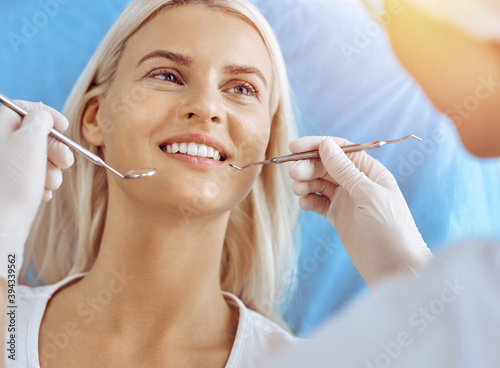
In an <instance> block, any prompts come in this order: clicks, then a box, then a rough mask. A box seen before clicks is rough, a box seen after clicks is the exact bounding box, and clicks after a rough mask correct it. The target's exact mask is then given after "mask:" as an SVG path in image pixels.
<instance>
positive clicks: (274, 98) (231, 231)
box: [21, 0, 297, 321]
mask: <svg viewBox="0 0 500 368" xmlns="http://www.w3.org/2000/svg"><path fill="white" fill-rule="evenodd" d="M192 4H193V5H203V6H207V7H210V8H216V9H219V10H221V11H224V12H227V13H230V14H233V15H236V16H238V17H240V18H242V19H244V20H245V21H246V22H248V23H250V24H251V25H253V27H254V28H256V29H257V30H258V31H259V33H260V34H261V37H262V39H263V40H264V43H265V44H266V46H267V49H268V51H269V54H270V57H271V62H272V64H273V69H274V75H273V83H272V88H271V89H272V91H271V103H270V113H271V117H272V126H271V136H270V141H269V145H268V148H267V151H266V156H267V157H273V156H277V155H280V154H284V153H286V151H287V146H288V142H289V140H290V139H292V138H294V137H295V125H294V122H293V115H292V108H291V103H290V92H289V86H288V79H287V75H286V69H285V63H284V60H283V56H282V54H281V51H280V49H279V46H278V42H277V40H276V38H275V36H274V34H273V32H272V30H271V28H270V26H269V25H268V23H267V22H266V20H265V19H264V17H263V16H262V15H261V14H260V13H259V11H258V10H257V9H256V8H255V7H254V6H253V5H252V4H250V3H249V2H247V1H246V0H136V1H134V2H133V3H132V4H130V5H129V6H128V7H127V9H126V10H125V11H124V12H123V14H122V15H121V16H120V17H119V19H118V20H117V21H116V23H115V24H114V25H113V27H112V28H111V30H110V31H109V32H108V34H107V35H106V37H105V38H104V40H103V41H102V43H101V44H100V46H99V48H98V49H97V51H96V53H95V54H94V56H93V57H92V59H91V60H90V62H89V64H88V65H87V67H86V68H85V70H84V71H83V73H82V75H81V76H80V78H79V80H78V82H77V83H76V85H75V87H74V89H73V91H72V93H71V95H70V96H69V98H68V100H67V102H66V106H65V108H64V111H63V113H64V115H65V116H66V117H67V118H68V120H69V121H70V128H69V129H68V131H67V132H66V133H67V134H68V135H69V136H70V137H71V138H72V139H74V140H75V141H76V142H78V143H79V144H81V145H82V146H84V147H85V148H87V149H88V150H90V151H92V152H93V153H95V154H97V155H99V156H101V157H102V150H101V148H99V147H95V146H93V145H90V144H89V143H88V142H87V141H86V140H85V139H84V137H83V134H82V129H81V122H82V116H83V114H84V112H85V110H86V108H87V106H88V104H89V102H90V101H91V100H92V99H95V98H96V97H97V96H100V95H104V94H105V93H106V92H107V90H108V89H109V87H110V85H111V83H112V81H113V78H114V75H115V73H116V69H117V66H118V62H119V60H120V58H121V56H122V54H123V52H124V49H125V47H126V44H127V40H128V39H129V38H130V37H131V36H132V35H133V34H134V33H135V32H137V31H138V30H139V28H140V27H141V26H142V25H143V24H144V23H145V22H147V21H148V20H149V19H150V18H151V17H153V16H155V15H157V14H158V13H159V12H161V11H164V10H166V9H168V8H172V7H177V6H182V5H192ZM64 175H65V178H64V184H63V186H62V187H61V188H60V189H59V190H58V191H57V192H55V194H54V199H53V200H52V201H51V202H50V203H48V204H45V205H43V206H42V207H41V209H40V211H39V213H38V215H37V219H36V220H35V223H34V225H33V228H32V232H31V235H30V238H29V239H28V244H27V247H26V253H25V257H26V262H25V268H24V269H23V273H22V278H21V282H25V283H26V282H27V268H28V267H27V266H28V265H31V267H33V271H34V272H35V274H36V275H37V279H36V280H34V281H32V282H31V283H32V284H34V283H54V282H57V281H59V280H61V279H63V278H65V277H67V276H69V275H72V274H76V273H80V272H86V271H89V270H90V268H91V267H92V265H93V263H94V261H95V259H96V257H97V253H98V250H99V246H100V242H101V237H102V234H103V228H104V219H105V215H106V208H107V200H108V189H107V179H106V171H105V170H104V169H103V168H101V167H99V166H96V165H94V164H93V163H91V162H89V161H87V160H86V159H83V158H82V157H79V156H76V163H75V165H74V167H73V168H71V169H69V170H67V171H66V172H65V174H64ZM296 213H297V209H296V205H295V201H294V199H293V197H292V194H291V191H290V182H289V178H288V174H287V168H286V167H285V166H283V165H266V166H264V167H263V169H262V172H261V174H260V176H259V177H258V179H257V181H256V183H255V184H254V186H253V188H252V190H251V192H250V193H249V195H248V196H247V198H245V199H244V200H243V201H242V202H241V203H240V204H239V205H238V206H237V207H235V208H234V209H233V210H232V211H231V214H230V219H229V224H228V228H227V232H226V238H225V242H224V249H223V255H222V260H221V275H220V279H221V286H222V289H223V290H226V291H229V292H231V293H234V294H235V295H237V296H238V297H239V298H240V299H241V300H242V301H243V302H244V303H245V305H246V306H247V307H249V308H251V309H254V310H255V311H257V312H259V313H261V314H263V315H264V316H266V317H268V318H271V319H274V320H276V321H280V320H279V317H278V314H277V309H278V306H279V304H280V302H281V301H282V299H283V296H284V295H285V294H284V293H286V291H287V286H288V285H289V281H290V278H291V275H292V271H293V269H294V266H295V257H296V251H295V249H294V248H295V247H294V244H293V236H292V233H293V229H294V222H295V220H296Z"/></svg>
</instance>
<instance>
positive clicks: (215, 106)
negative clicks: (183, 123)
mask: <svg viewBox="0 0 500 368" xmlns="http://www.w3.org/2000/svg"><path fill="white" fill-rule="evenodd" d="M179 110H180V111H179V112H180V115H181V118H182V119H183V120H184V119H185V120H188V121H195V120H198V121H202V122H209V121H210V122H213V123H220V122H222V120H223V114H224V112H223V111H224V110H223V106H222V101H221V98H220V96H219V92H218V90H214V89H213V88H209V87H204V88H196V89H195V88H193V90H191V91H190V93H189V95H188V96H187V98H186V100H185V101H184V103H183V104H182V105H181V106H180V109H179Z"/></svg>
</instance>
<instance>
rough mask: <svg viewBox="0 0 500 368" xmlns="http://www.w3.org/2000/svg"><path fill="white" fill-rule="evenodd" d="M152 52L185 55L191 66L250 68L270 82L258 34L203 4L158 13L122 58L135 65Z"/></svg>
mask: <svg viewBox="0 0 500 368" xmlns="http://www.w3.org/2000/svg"><path fill="white" fill-rule="evenodd" d="M156 50H166V51H169V52H174V53H177V54H181V55H185V56H187V57H189V58H190V59H192V61H193V65H196V64H200V63H207V62H209V63H211V64H212V65H214V66H216V65H219V64H220V65H219V66H221V67H224V66H226V65H232V64H242V65H249V66H254V67H256V68H258V69H259V70H261V71H262V73H263V74H264V75H265V77H266V79H268V80H269V81H270V79H271V76H272V63H271V59H270V56H269V52H268V50H267V48H266V45H265V43H264V41H263V39H262V37H261V36H260V34H259V32H258V31H257V30H256V29H255V28H254V27H253V26H252V25H251V24H249V23H248V22H246V21H245V20H243V19H242V18H240V17H238V16H236V15H233V14H231V13H228V12H227V11H223V10H220V9H215V8H209V7H206V6H203V5H185V6H179V7H175V8H171V9H167V10H165V11H162V12H161V13H159V14H158V15H157V16H155V17H153V18H152V19H151V20H149V21H148V22H147V23H146V24H145V25H143V26H142V27H141V28H140V29H139V30H138V31H137V32H136V33H135V34H134V35H133V36H132V37H131V38H130V39H129V40H128V42H127V47H126V50H125V53H124V55H123V56H124V58H127V59H129V61H131V62H133V61H135V62H138V61H139V60H140V59H142V58H143V57H144V56H145V55H147V54H149V53H151V52H154V51H156Z"/></svg>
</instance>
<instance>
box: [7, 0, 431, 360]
mask: <svg viewBox="0 0 500 368" xmlns="http://www.w3.org/2000/svg"><path fill="white" fill-rule="evenodd" d="M2 111H4V110H2ZM52 114H53V116H55V117H56V120H57V119H61V117H60V116H59V115H57V114H56V113H55V112H53V111H52ZM64 115H65V116H66V117H67V118H68V120H69V122H70V124H69V125H70V128H69V130H68V133H67V134H68V135H70V136H71V137H72V138H73V139H74V140H76V141H77V142H78V143H80V144H82V145H83V146H85V147H87V148H88V149H90V150H92V151H93V152H95V153H97V154H99V155H101V156H102V157H104V158H105V161H106V162H107V163H108V164H109V165H111V166H112V167H114V168H116V169H117V170H118V171H121V172H127V171H129V170H130V169H135V168H140V167H155V168H156V169H157V171H158V172H157V174H156V175H154V176H153V177H150V178H147V179H140V180H133V181H123V180H121V179H119V178H117V177H116V176H114V175H112V174H110V173H108V172H106V171H104V170H103V169H102V168H100V167H97V166H95V165H93V164H92V163H90V162H88V161H86V160H84V159H82V158H81V157H77V161H76V163H75V165H74V167H73V168H72V169H71V170H69V171H68V172H67V176H66V178H65V184H64V185H63V186H62V187H61V189H60V190H58V191H57V192H55V194H54V198H53V200H52V201H51V202H50V203H48V204H46V205H44V206H43V207H42V208H41V210H40V211H39V213H38V216H37V218H36V220H35V223H34V226H33V228H32V231H31V235H30V238H29V241H28V244H27V247H26V252H25V259H26V262H25V267H24V271H25V272H24V276H23V277H25V275H26V271H27V266H28V265H31V266H33V269H34V272H35V274H36V276H37V279H38V281H40V282H42V283H44V284H48V285H47V286H43V287H37V288H33V287H28V286H22V287H20V290H19V294H20V298H19V326H18V341H17V346H18V350H17V354H18V356H17V358H16V364H20V365H21V366H26V365H29V366H32V367H38V366H40V367H42V368H45V367H68V366H71V367H87V366H93V367H95V366H110V365H113V366H124V367H128V366H130V367H136V366H143V367H148V366H151V367H152V366H182V367H200V366H203V367H224V366H225V367H251V366H258V365H259V364H260V362H261V361H262V359H264V358H265V357H266V356H267V355H269V354H270V353H271V352H272V351H275V350H277V349H280V348H283V347H286V346H287V345H290V344H291V343H292V342H293V341H294V338H293V337H292V335H291V334H290V333H289V332H287V331H286V327H284V324H283V322H282V321H281V320H280V318H279V316H278V313H277V308H278V306H279V305H280V303H281V301H282V299H283V295H284V294H285V292H286V291H287V287H288V284H289V281H290V279H291V277H290V274H291V271H292V269H293V262H294V256H295V252H294V247H293V243H292V237H291V235H292V230H291V229H293V224H294V220H295V213H296V211H295V206H294V205H293V200H292V198H291V191H290V190H289V188H290V183H289V178H288V173H287V171H288V168H287V167H285V166H280V165H267V166H257V167H254V168H251V169H248V170H245V171H241V172H239V171H236V170H234V169H232V168H230V167H229V166H228V165H227V162H226V161H228V162H234V163H236V164H245V163H250V162H254V161H260V160H262V159H264V158H265V157H273V156H276V155H280V154H285V153H286V152H287V145H288V143H289V141H290V139H291V138H293V137H294V135H295V132H294V125H293V119H292V114H291V106H290V98H289V92H288V83H287V78H286V71H285V66H284V62H283V58H282V56H281V53H280V51H279V47H278V44H277V42H276V39H275V38H274V36H273V34H272V31H271V30H270V27H269V26H268V24H267V23H266V22H265V20H264V19H263V17H262V16H261V15H260V13H259V12H258V11H257V10H256V9H255V8H254V7H253V6H252V5H250V4H249V3H248V2H246V1H245V0H210V1H196V0H192V1H188V0H172V1H167V0H162V1H160V0H155V1H151V0H147V1H146V0H138V1H135V2H134V3H132V4H131V5H130V6H129V7H128V8H127V9H126V10H125V12H124V13H123V15H122V16H121V17H120V18H119V19H118V21H117V22H116V24H115V25H114V26H113V28H112V29H111V30H110V31H109V33H108V35H107V36H106V38H105V39H104V40H103V42H102V44H101V45H100V47H99V49H98V50H97V51H96V54H95V55H94V57H93V58H92V60H91V61H90V63H89V65H88V66H87V68H86V69H85V71H84V72H83V74H82V76H81V77H80V79H79V81H78V83H77V85H76V86H75V88H74V90H73V92H72V94H71V95H70V97H69V99H68V101H67V104H66V107H65V109H64ZM45 119H47V116H45ZM339 142H340V141H339ZM332 145H335V144H334V143H333V141H330V140H328V142H325V143H321V152H322V155H323V154H325V152H327V151H325V150H328V149H331V147H332ZM305 147H307V149H314V148H318V147H320V140H319V138H313V139H306V140H302V141H299V142H296V143H294V144H292V145H291V146H290V148H291V149H292V150H294V151H296V150H304V148H305ZM336 147H337V149H338V146H336ZM49 157H50V156H49ZM343 157H344V158H345V160H347V161H349V159H348V158H347V156H345V155H343ZM351 157H352V158H353V159H355V160H359V159H361V160H362V161H363V162H364V163H365V164H366V163H367V162H368V163H370V164H372V168H371V169H369V170H368V173H367V175H368V176H374V177H373V178H372V179H368V177H365V176H364V174H362V175H363V177H364V178H366V180H368V181H369V182H370V183H372V184H373V185H376V188H379V187H381V188H382V186H381V184H377V183H376V182H377V181H380V183H384V185H386V186H387V187H388V188H389V189H387V188H385V187H384V188H385V190H386V191H388V193H389V194H390V193H393V191H395V192H397V193H399V192H398V191H397V190H396V189H395V188H397V186H395V181H394V180H393V178H392V176H390V174H388V172H387V171H386V170H385V169H383V168H381V166H377V165H378V163H377V162H375V160H373V159H371V158H370V157H369V156H368V155H366V154H365V153H360V154H357V155H356V156H351ZM330 158H335V155H332V157H330ZM349 162H350V165H351V166H353V164H352V162H351V161H349ZM317 164H318V165H319V161H318V163H317ZM330 164H332V161H331V160H330ZM56 166H57V165H56ZM66 166H67V165H66ZM330 166H331V165H330ZM365 166H366V165H365ZM59 167H65V166H64V165H59ZM321 167H322V166H321ZM321 167H320V166H317V168H318V169H319V171H318V175H319V176H317V177H316V178H315V177H313V178H312V179H313V180H312V181H309V179H311V178H310V177H309V176H310V174H311V172H310V171H308V173H307V175H305V176H306V177H307V180H306V181H301V180H300V177H301V175H302V174H304V172H303V171H302V170H301V169H300V168H301V166H300V165H297V166H295V168H294V169H292V171H291V174H292V177H294V179H296V180H298V182H297V183H296V184H295V185H294V190H295V192H296V194H298V195H300V196H303V197H304V198H302V199H301V206H302V208H304V209H311V210H315V211H316V212H319V213H322V214H323V215H325V216H326V217H329V218H330V215H331V213H330V212H331V211H326V210H327V205H330V204H332V205H333V204H335V203H336V204H342V203H344V204H343V205H342V206H343V207H338V208H344V209H349V211H351V214H350V216H354V217H349V218H350V219H352V220H353V221H354V223H356V221H358V223H357V225H360V224H361V226H362V224H363V221H366V219H365V217H364V216H361V218H358V219H356V217H359V216H358V215H359V214H360V213H363V211H365V212H366V210H367V208H368V212H369V213H371V212H370V211H372V210H373V206H376V205H378V204H379V203H375V204H374V203H368V206H366V205H365V206H360V205H358V204H357V203H355V202H352V203H350V204H346V203H345V202H346V197H345V196H343V195H341V196H340V197H339V198H340V202H335V201H334V200H333V196H334V195H335V193H336V192H337V193H338V192H339V191H341V189H342V188H340V189H339V187H338V184H341V185H343V184H344V181H346V182H347V181H349V177H350V175H347V177H346V178H344V179H342V180H341V176H338V177H336V179H335V178H332V177H330V176H328V175H327V174H326V173H325V172H323V173H322V174H319V173H320V172H321ZM344 168H347V169H350V168H351V167H350V166H349V167H344ZM323 169H324V168H323ZM339 170H340V171H339V172H341V171H342V170H341V168H340V167H339ZM58 172H59V171H58V169H57V167H54V168H52V169H51V171H50V172H49V173H48V176H47V177H49V178H50V177H53V178H54V179H53V180H52V182H51V183H49V184H46V189H47V197H46V199H48V198H49V197H50V194H48V193H50V192H51V190H54V189H56V188H57V187H58V186H59V185H60V182H61V180H60V179H58V178H57V175H58V174H57V173H58ZM358 173H359V174H361V173H360V172H359V171H358ZM391 178H392V179H391ZM372 180H373V181H372ZM366 184H367V183H365V187H366ZM394 186H395V188H394ZM337 189H339V190H337ZM379 189H380V188H379ZM319 192H321V193H323V192H324V193H323V194H318V193H319ZM343 193H347V192H343ZM384 193H385V192H384ZM397 193H396V194H397ZM399 195H400V193H399ZM385 199H386V200H388V201H387V202H388V203H389V204H390V203H391V198H389V195H386V196H385ZM318 200H319V201H318ZM392 200H394V198H393V199H392ZM395 200H396V201H398V200H400V198H399V197H397V198H396V199H395ZM325 201H328V203H327V202H325ZM330 201H331V203H330ZM351 205H352V206H353V208H350V207H349V206H351ZM370 206H371V207H370ZM389 207H390V206H389ZM335 211H337V209H335V210H334V211H333V212H335ZM360 211H361V212H360ZM406 211H407V208H406ZM371 214H372V215H374V216H375V215H376V214H373V213H371ZM399 214H401V213H399ZM394 218H395V219H393V220H392V223H391V224H392V227H391V228H390V230H394V228H397V227H398V225H401V226H402V227H401V228H398V235H400V233H404V232H405V230H408V226H409V228H410V233H409V234H406V233H405V238H410V237H411V236H410V235H415V234H417V235H415V236H416V237H417V238H418V239H417V243H418V245H419V246H420V247H421V248H422V249H424V251H427V248H426V247H425V243H423V242H422V241H421V238H420V235H419V234H418V231H416V228H415V226H414V223H413V221H412V220H411V216H409V212H408V211H407V212H404V211H403V216H394ZM386 220H387V218H382V219H381V220H379V221H371V224H372V225H373V224H379V223H384V221H386ZM359 221H361V222H359ZM398 221H399V222H398ZM405 221H406V222H405ZM408 221H409V222H408ZM336 224H337V225H339V228H341V229H342V227H343V226H342V224H341V223H340V222H337V223H336ZM408 224H409V225H408ZM405 226H406V227H405ZM346 231H348V232H349V231H350V230H349V229H347V230H346ZM388 234H390V231H389V232H385V233H383V234H382V235H381V236H380V238H381V239H383V241H381V248H380V247H374V248H373V249H371V250H370V249H369V246H370V245H371V246H373V245H374V244H367V245H366V247H365V245H364V244H363V243H362V242H361V244H356V246H355V247H352V246H351V247H350V249H351V250H352V251H353V252H352V253H350V255H351V256H352V257H353V260H354V262H355V264H356V265H357V266H359V269H360V272H361V273H362V275H363V276H364V277H366V279H367V281H368V282H373V281H374V280H376V279H377V278H379V277H381V275H382V274H383V273H384V272H385V271H387V273H389V272H393V271H394V270H395V269H394V267H396V268H397V266H398V264H399V263H398V262H399V261H401V260H404V259H403V258H404V257H402V256H401V257H400V255H401V254H403V253H405V252H400V249H398V248H397V247H396V248H395V247H393V246H394V245H395V244H398V239H395V241H388V239H390V236H388ZM392 234H394V232H393V233H392ZM372 237H373V238H374V239H375V238H377V237H378V234H374V235H373V236H372ZM344 240H345V245H349V244H350V243H352V242H354V243H359V242H360V240H362V239H361V238H359V237H356V236H354V237H349V236H348V237H343V241H344ZM422 244H423V245H422ZM375 245H377V244H376V242H375ZM407 245H410V246H411V245H413V244H412V243H411V242H408V244H407ZM410 248H411V247H410ZM417 248H418V247H417ZM402 249H405V246H402ZM389 252H391V253H392V254H391V255H390V257H386V258H388V259H390V261H388V262H386V261H383V260H382V259H381V258H380V255H381V254H386V255H388V253H389ZM408 254H410V255H412V254H413V253H412V251H410V252H409V253H408ZM408 254H406V253H405V257H406V256H407V255H408ZM377 257H379V259H377ZM406 258H408V257H406ZM409 258H411V257H409ZM394 260H396V261H394ZM410 263H411V262H410ZM418 263H419V262H416V263H415V264H418ZM410 269H413V267H410ZM381 271H384V272H381ZM280 325H281V326H280Z"/></svg>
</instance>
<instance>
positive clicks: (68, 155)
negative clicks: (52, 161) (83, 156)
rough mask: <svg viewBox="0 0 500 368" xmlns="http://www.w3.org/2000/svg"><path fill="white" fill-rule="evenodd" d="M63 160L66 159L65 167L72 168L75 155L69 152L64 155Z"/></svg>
mask: <svg viewBox="0 0 500 368" xmlns="http://www.w3.org/2000/svg"><path fill="white" fill-rule="evenodd" d="M68 151H69V150H68ZM65 158H66V165H67V166H68V167H70V166H73V164H74V163H75V155H73V152H71V151H69V152H68V153H66V157H65Z"/></svg>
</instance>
